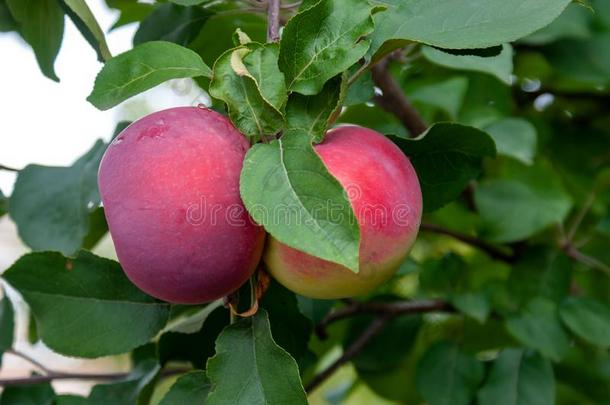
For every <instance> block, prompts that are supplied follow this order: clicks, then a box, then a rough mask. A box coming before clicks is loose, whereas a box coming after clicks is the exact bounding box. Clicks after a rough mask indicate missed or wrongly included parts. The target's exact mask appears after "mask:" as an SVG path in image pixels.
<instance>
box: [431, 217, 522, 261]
mask: <svg viewBox="0 0 610 405" xmlns="http://www.w3.org/2000/svg"><path fill="white" fill-rule="evenodd" d="M420 228H421V230H423V231H428V232H432V233H437V234H439V235H446V236H450V237H452V238H454V239H457V240H459V241H460V242H464V243H466V244H468V245H471V246H474V247H476V248H478V249H480V250H482V251H484V252H485V253H487V254H488V255H489V256H491V257H492V258H494V259H496V260H501V261H503V262H506V263H513V262H514V261H515V257H514V256H513V255H511V254H508V253H506V252H504V251H503V250H502V249H500V248H498V247H496V246H494V245H492V244H490V243H487V242H485V241H483V240H481V239H478V238H476V237H474V236H471V235H468V234H465V233H461V232H458V231H454V230H451V229H446V228H443V227H442V226H439V225H436V224H426V223H423V224H421V226H420Z"/></svg>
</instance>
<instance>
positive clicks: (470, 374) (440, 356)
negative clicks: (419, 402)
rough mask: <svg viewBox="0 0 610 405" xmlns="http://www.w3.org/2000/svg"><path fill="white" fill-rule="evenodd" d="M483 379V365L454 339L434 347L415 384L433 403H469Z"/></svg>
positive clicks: (418, 369)
mask: <svg viewBox="0 0 610 405" xmlns="http://www.w3.org/2000/svg"><path fill="white" fill-rule="evenodd" d="M482 379H483V365H482V364H481V363H480V362H479V361H478V360H477V359H475V358H474V357H472V356H471V355H469V354H466V353H464V352H462V351H461V350H460V348H459V346H458V345H457V344H455V343H452V342H440V343H437V344H435V345H434V346H432V347H431V348H430V349H428V351H427V352H426V354H425V355H424V356H423V358H422V359H421V361H420V362H419V365H418V367H417V374H416V385H417V389H418V391H419V392H420V394H421V395H422V396H423V397H424V399H425V400H426V401H427V403H428V404H430V405H468V404H470V402H471V401H472V399H473V397H474V395H475V392H476V389H477V387H478V386H479V384H480V382H481V380H482Z"/></svg>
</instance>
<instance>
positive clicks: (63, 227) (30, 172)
mask: <svg viewBox="0 0 610 405" xmlns="http://www.w3.org/2000/svg"><path fill="white" fill-rule="evenodd" d="M105 149H106V144H105V143H104V142H102V141H101V140H98V141H97V142H96V143H95V145H93V147H92V148H91V149H90V150H89V151H88V152H87V153H86V154H85V155H83V156H82V157H81V158H79V159H78V160H77V161H76V162H75V163H74V164H73V165H72V166H70V167H49V166H39V165H28V166H26V167H25V168H24V169H23V170H21V171H20V172H19V174H18V176H17V181H16V182H15V188H14V190H13V194H12V196H11V202H12V204H10V206H9V214H10V216H11V218H12V219H13V220H14V221H15V223H16V224H17V230H18V232H19V236H20V237H21V239H22V240H23V241H24V242H25V243H26V244H27V245H28V246H30V247H31V248H32V249H33V250H56V251H59V252H62V253H64V254H65V255H71V254H73V253H75V252H76V251H78V249H80V247H81V246H82V245H83V241H84V239H85V237H86V235H87V233H88V231H89V214H90V212H91V211H92V210H93V209H94V208H95V207H97V206H98V205H99V203H100V197H99V194H98V191H97V169H98V166H99V162H100V160H101V158H102V155H103V153H104V151H105Z"/></svg>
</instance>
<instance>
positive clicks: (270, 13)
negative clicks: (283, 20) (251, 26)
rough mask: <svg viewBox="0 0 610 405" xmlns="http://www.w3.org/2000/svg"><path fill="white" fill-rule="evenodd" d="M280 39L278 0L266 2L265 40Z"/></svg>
mask: <svg viewBox="0 0 610 405" xmlns="http://www.w3.org/2000/svg"><path fill="white" fill-rule="evenodd" d="M279 40H280V0H268V2H267V41H268V42H278V41H279Z"/></svg>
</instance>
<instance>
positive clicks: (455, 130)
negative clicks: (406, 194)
mask: <svg viewBox="0 0 610 405" xmlns="http://www.w3.org/2000/svg"><path fill="white" fill-rule="evenodd" d="M392 141H394V142H395V143H396V144H397V145H398V146H399V147H400V148H401V149H402V150H403V151H404V152H405V154H406V155H407V156H408V157H409V159H410V160H411V163H413V166H415V170H416V171H417V176H418V177H419V182H420V184H421V188H422V194H423V198H424V211H428V212H430V211H434V210H435V209H438V208H440V207H442V206H443V205H445V204H447V203H448V202H450V201H453V200H454V199H456V198H457V197H458V196H459V195H460V193H461V192H462V190H464V188H465V187H466V185H467V184H468V182H470V181H471V180H473V179H475V178H477V177H478V175H479V174H480V172H481V163H482V161H483V157H485V156H490V157H493V156H495V153H496V150H495V146H494V142H493V140H492V139H491V138H490V137H489V135H487V134H486V133H485V132H483V131H480V130H478V129H476V128H473V127H468V126H465V125H459V124H450V123H439V124H435V125H433V126H432V127H431V128H430V129H428V131H426V133H425V134H424V135H422V136H421V137H420V138H418V139H415V140H412V139H404V138H398V137H392Z"/></svg>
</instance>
